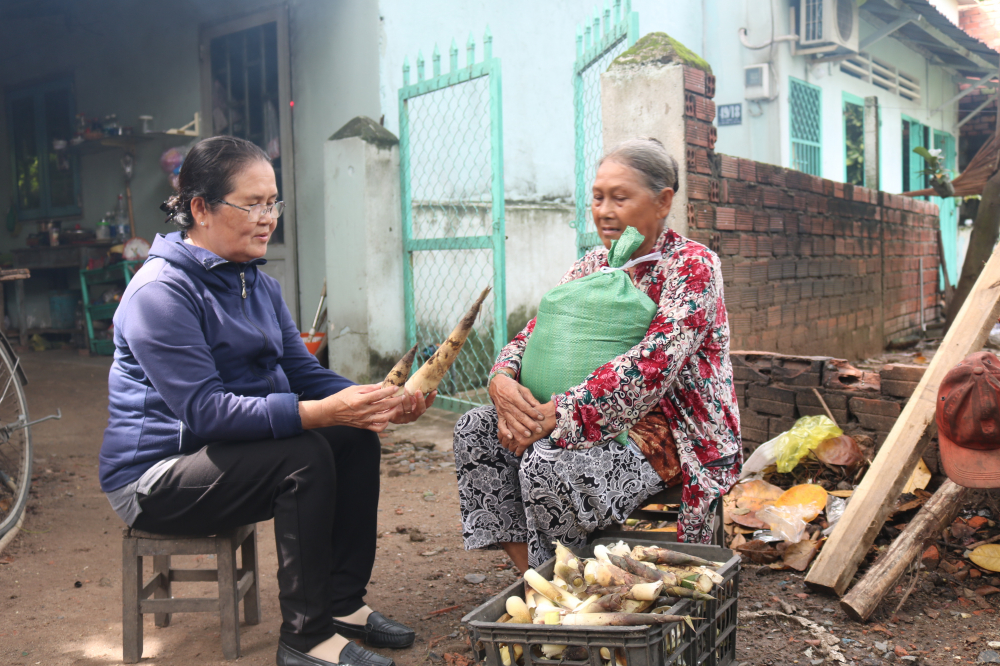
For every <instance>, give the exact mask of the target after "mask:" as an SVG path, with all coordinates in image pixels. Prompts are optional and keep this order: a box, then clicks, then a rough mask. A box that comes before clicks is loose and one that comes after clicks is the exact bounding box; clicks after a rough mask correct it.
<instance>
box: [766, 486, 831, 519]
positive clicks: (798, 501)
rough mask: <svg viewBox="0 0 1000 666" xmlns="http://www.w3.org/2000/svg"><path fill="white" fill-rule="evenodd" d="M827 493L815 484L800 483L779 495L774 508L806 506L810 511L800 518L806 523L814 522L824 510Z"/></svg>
mask: <svg viewBox="0 0 1000 666" xmlns="http://www.w3.org/2000/svg"><path fill="white" fill-rule="evenodd" d="M826 496H827V492H826V489H825V488H823V486H820V485H817V484H815V483H800V484H799V485H797V486H792V487H791V488H789V489H788V490H786V491H785V492H783V493H782V494H781V497H779V498H778V499H777V500H775V502H774V506H797V505H803V506H808V507H810V508H811V509H812V511H811V512H810V513H809V514H807V515H804V516H802V520H804V521H806V522H807V523H808V522H809V521H811V520H815V519H816V517H817V516H818V515H819V514H820V513H821V512H822V511H823V509H825V508H826Z"/></svg>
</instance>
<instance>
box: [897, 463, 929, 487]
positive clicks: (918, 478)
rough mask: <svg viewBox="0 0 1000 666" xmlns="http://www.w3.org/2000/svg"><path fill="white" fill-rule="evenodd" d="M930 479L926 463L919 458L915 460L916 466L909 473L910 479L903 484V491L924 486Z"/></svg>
mask: <svg viewBox="0 0 1000 666" xmlns="http://www.w3.org/2000/svg"><path fill="white" fill-rule="evenodd" d="M930 481H931V471H930V470H929V469H927V463H925V462H924V459H923V458H921V459H920V460H918V461H917V466H916V468H914V470H913V474H911V475H910V479H909V480H908V481H907V482H906V485H905V486H903V492H904V493H912V492H913V491H914V490H916V489H918V488H920V489H923V488H926V487H927V484H928V483H930Z"/></svg>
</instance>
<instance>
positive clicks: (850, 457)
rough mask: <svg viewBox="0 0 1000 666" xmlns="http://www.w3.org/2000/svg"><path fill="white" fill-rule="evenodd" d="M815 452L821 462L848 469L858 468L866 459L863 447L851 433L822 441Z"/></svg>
mask: <svg viewBox="0 0 1000 666" xmlns="http://www.w3.org/2000/svg"><path fill="white" fill-rule="evenodd" d="M813 454H814V455H815V456H816V457H817V458H818V459H819V460H820V462H823V463H826V464H827V465H840V466H842V467H847V468H848V469H857V467H858V466H859V465H860V464H861V463H863V462H864V461H865V454H864V453H863V452H862V451H861V447H859V446H858V443H857V442H855V441H854V438H853V437H851V436H849V435H841V436H840V437H831V438H830V439H827V440H824V441H822V442H820V445H819V446H817V447H816V448H815V449H813Z"/></svg>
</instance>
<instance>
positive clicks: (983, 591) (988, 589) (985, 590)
mask: <svg viewBox="0 0 1000 666" xmlns="http://www.w3.org/2000/svg"><path fill="white" fill-rule="evenodd" d="M997 592H1000V588H996V587H993V586H992V585H983V586H982V587H977V588H976V594H978V595H979V596H981V597H985V596H986V595H988V594H996V593H997Z"/></svg>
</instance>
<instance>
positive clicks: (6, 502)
mask: <svg viewBox="0 0 1000 666" xmlns="http://www.w3.org/2000/svg"><path fill="white" fill-rule="evenodd" d="M0 511H2V512H4V513H7V512H8V511H10V498H9V497H4V498H3V499H0Z"/></svg>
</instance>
